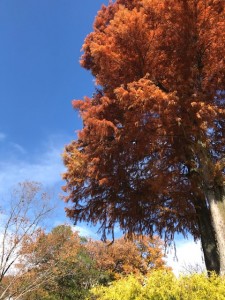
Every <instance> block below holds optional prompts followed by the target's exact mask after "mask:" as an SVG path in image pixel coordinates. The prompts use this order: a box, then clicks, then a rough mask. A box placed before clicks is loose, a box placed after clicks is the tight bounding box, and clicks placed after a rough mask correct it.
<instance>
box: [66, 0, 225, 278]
mask: <svg viewBox="0 0 225 300" xmlns="http://www.w3.org/2000/svg"><path fill="white" fill-rule="evenodd" d="M224 6H225V2H224V1H220V0H213V1H212V0H189V1H187V0H181V1H180V0H176V1H174V0H163V1H157V0H151V1H147V0H131V1H130V0H129V1H128V0H117V1H115V2H110V4H109V5H108V6H107V7H106V6H103V7H102V9H101V10H100V11H99V13H98V15H97V17H96V19H95V24H94V31H93V32H92V33H90V34H89V35H88V36H87V38H86V40H85V43H84V46H83V50H84V54H83V56H82V58H81V64H82V66H83V67H85V68H86V69H88V70H90V71H91V72H92V74H93V75H94V76H95V78H96V83H97V85H98V90H97V91H96V93H95V94H94V95H93V97H92V98H91V99H89V98H85V99H84V101H80V100H79V101H74V102H73V105H74V107H75V108H76V109H79V111H80V114H81V117H82V119H83V124H84V127H83V129H82V130H81V131H80V133H79V135H78V140H77V141H73V142H72V143H71V144H70V145H68V146H67V147H66V149H65V153H64V163H65V165H66V167H67V172H66V173H65V174H64V179H65V180H66V185H65V187H64V190H65V191H66V192H67V194H68V196H67V197H66V201H71V202H72V203H73V205H72V206H71V207H70V208H68V209H67V214H68V216H69V217H71V218H72V219H73V220H74V221H75V222H77V221H88V222H92V223H94V224H96V222H97V221H99V222H100V223H101V228H100V229H101V230H102V233H103V238H104V237H105V234H106V232H107V231H108V232H113V228H114V226H115V224H119V226H120V227H121V229H122V230H123V232H124V233H126V234H128V235H131V234H132V233H136V234H143V233H145V234H150V235H153V233H154V232H157V233H158V234H159V235H160V236H161V237H162V236H163V237H164V238H165V240H167V241H168V240H172V239H173V238H174V234H175V232H178V233H182V234H183V235H184V236H186V235H187V233H188V232H189V233H191V234H192V235H193V236H194V238H195V239H197V238H199V237H200V238H201V242H202V247H203V252H204V256H205V262H206V266H207V269H208V270H209V271H212V270H215V271H216V272H217V273H219V272H220V273H221V274H224V273H225V252H224V249H225V217H224V216H225V192H224V172H225V163H224V149H225V122H224V119H225V118H224V117H225V100H224V97H225V92H224V91H225V60H224V57H225V48H224V44H225V21H224V14H225V10H224Z"/></svg>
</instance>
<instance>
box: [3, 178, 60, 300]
mask: <svg viewBox="0 0 225 300" xmlns="http://www.w3.org/2000/svg"><path fill="white" fill-rule="evenodd" d="M49 200H50V198H49V195H48V193H46V192H45V191H44V190H43V188H42V187H41V185H40V184H39V183H36V182H23V183H20V184H19V185H18V187H17V188H16V189H15V190H14V191H13V192H12V194H11V199H9V201H6V204H5V205H4V207H3V208H2V211H1V223H0V237H1V239H0V299H8V298H7V297H13V299H14V300H16V299H20V297H22V295H24V294H25V293H27V292H29V291H31V290H33V289H36V288H37V286H39V285H40V284H42V283H43V282H44V281H45V280H46V279H47V278H48V276H49V273H50V272H51V270H50V268H48V270H46V271H45V272H44V273H42V272H40V273H39V274H38V276H35V277H33V276H32V271H31V270H30V267H31V265H32V253H29V256H27V255H26V253H25V251H24V249H25V245H26V244H27V243H28V242H29V243H30V242H31V241H35V240H36V239H37V238H38V237H39V236H40V235H42V229H41V225H42V223H43V221H44V220H46V219H47V218H49V216H50V213H51V212H52V211H53V209H54V207H53V206H51V204H50V201H49ZM21 266H23V267H21Z"/></svg>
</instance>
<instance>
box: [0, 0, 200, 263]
mask: <svg viewBox="0 0 225 300" xmlns="http://www.w3.org/2000/svg"><path fill="white" fill-rule="evenodd" d="M107 2H108V1H107V0H105V1H104V0H82V1H76V0H1V1H0V41H1V47H0V104H1V109H0V197H1V198H0V200H2V199H6V197H7V196H6V195H7V192H8V191H9V190H10V188H11V187H12V186H13V185H15V184H16V183H18V182H21V181H24V180H35V181H39V182H41V183H43V184H44V185H45V186H47V187H48V188H49V189H50V190H52V191H54V195H55V196H54V201H55V202H56V203H57V204H58V209H57V212H56V214H55V217H54V219H52V226H55V225H57V224H60V223H62V222H69V220H68V219H67V218H66V217H65V214H64V203H63V202H62V201H61V200H59V194H60V193H62V192H61V186H62V185H63V182H62V180H61V173H63V170H64V166H63V164H62V161H61V153H62V151H63V147H64V145H65V144H67V143H69V142H70V141H71V140H72V139H74V138H75V137H76V135H75V131H76V130H78V129H80V128H81V119H80V118H79V117H78V114H77V112H75V111H74V110H73V109H72V106H71V101H72V100H73V99H82V98H83V96H85V95H88V96H91V95H92V92H93V91H94V81H93V78H92V76H91V75H90V74H89V73H88V72H87V71H86V70H83V69H82V68H81V67H80V65H79V58H80V56H81V47H82V44H83V41H84V38H85V36H86V35H87V34H88V33H89V32H91V31H92V24H93V20H94V17H95V15H96V13H97V11H98V10H99V9H100V7H101V5H102V4H103V3H107ZM77 228H78V229H79V230H80V231H81V233H82V234H84V235H89V234H90V233H91V234H92V236H93V237H96V238H97V235H96V234H95V233H96V231H97V228H91V229H90V228H89V227H87V226H86V225H84V224H82V225H81V224H79V227H77ZM179 243H180V246H179ZM185 243H186V244H185ZM185 243H184V242H182V241H179V242H178V249H179V248H180V249H182V251H181V252H182V253H183V256H187V254H184V253H189V254H190V253H191V256H192V261H193V255H194V254H193V252H194V251H195V253H197V252H198V251H199V246H196V245H194V244H193V243H192V242H185ZM191 247H192V248H191ZM193 247H194V248H193ZM185 249H186V250H185ZM190 249H194V250H190ZM185 251H186V252H185ZM178 256H179V253H178ZM170 257H171V256H170ZM181 257H182V255H181ZM199 257H200V254H199V252H198V253H197V254H196V259H197V261H199ZM170 260H171V261H170V264H174V261H173V260H172V258H170ZM177 268H178V267H177Z"/></svg>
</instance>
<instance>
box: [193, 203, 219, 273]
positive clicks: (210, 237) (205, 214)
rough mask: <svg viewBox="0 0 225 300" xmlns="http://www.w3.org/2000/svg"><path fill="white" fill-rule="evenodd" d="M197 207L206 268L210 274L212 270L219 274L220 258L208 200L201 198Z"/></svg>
mask: <svg viewBox="0 0 225 300" xmlns="http://www.w3.org/2000/svg"><path fill="white" fill-rule="evenodd" d="M195 209H196V212H197V215H198V223H199V229H200V235H201V244H202V250H203V253H204V259H205V265H206V269H207V271H208V273H209V274H210V272H212V271H215V272H216V273H217V274H219V273H220V259H219V252H218V249H217V242H216V237H215V231H214V227H213V223H212V219H211V214H210V210H209V208H208V207H207V205H206V202H205V201H203V200H200V201H199V202H198V203H197V205H196V208H195Z"/></svg>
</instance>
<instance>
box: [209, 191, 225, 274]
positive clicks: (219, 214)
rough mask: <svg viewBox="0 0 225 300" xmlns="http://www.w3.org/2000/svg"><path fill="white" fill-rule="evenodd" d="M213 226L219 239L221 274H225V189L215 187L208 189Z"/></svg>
mask: <svg viewBox="0 0 225 300" xmlns="http://www.w3.org/2000/svg"><path fill="white" fill-rule="evenodd" d="M207 200H208V202H209V210H210V215H211V220H212V226H213V228H214V232H215V239H216V241H217V249H218V254H219V261H220V271H219V274H220V275H225V189H224V188H223V187H214V188H213V189H210V190H208V191H207Z"/></svg>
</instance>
